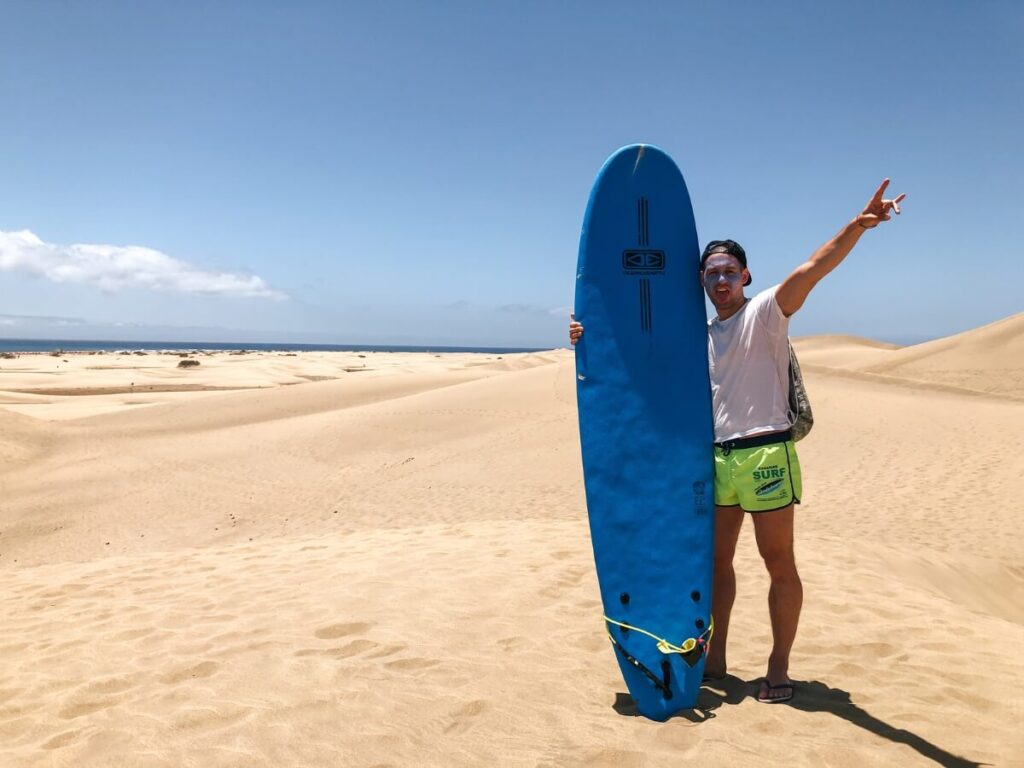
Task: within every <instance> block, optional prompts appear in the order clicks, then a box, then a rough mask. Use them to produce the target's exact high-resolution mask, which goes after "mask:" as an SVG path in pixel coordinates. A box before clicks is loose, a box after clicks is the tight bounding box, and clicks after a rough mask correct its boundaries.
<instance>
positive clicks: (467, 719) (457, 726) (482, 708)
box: [444, 699, 490, 733]
mask: <svg viewBox="0 0 1024 768" xmlns="http://www.w3.org/2000/svg"><path fill="white" fill-rule="evenodd" d="M489 708H490V705H489V704H488V703H487V702H486V701H481V700H479V699H477V700H475V701H470V702H467V703H466V704H463V705H462V706H461V707H459V708H458V709H455V710H453V711H452V713H451V716H452V722H451V723H450V724H449V725H448V726H447V727H446V728H445V729H444V732H445V733H464V732H466V731H468V730H469V729H470V728H472V727H473V725H474V724H475V723H474V722H473V721H474V720H476V718H477V717H479V716H480V715H482V714H483V713H484V712H486V711H487V710H488V709H489Z"/></svg>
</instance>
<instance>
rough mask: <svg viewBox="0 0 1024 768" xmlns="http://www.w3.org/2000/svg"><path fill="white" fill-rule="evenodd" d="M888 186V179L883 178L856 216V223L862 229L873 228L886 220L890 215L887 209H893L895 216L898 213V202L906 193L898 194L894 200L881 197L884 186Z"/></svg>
mask: <svg viewBox="0 0 1024 768" xmlns="http://www.w3.org/2000/svg"><path fill="white" fill-rule="evenodd" d="M888 186H889V180H888V179H884V180H883V181H882V183H881V184H879V185H878V189H876V190H875V194H874V195H873V196H872V198H871V199H870V200H868V204H867V205H865V206H864V210H863V211H861V212H860V214H859V215H858V216H857V223H858V224H860V225H861V226H862V227H864V229H874V228H875V227H877V226H878V225H879V224H881V223H882V222H883V221H888V220H889V219H890V218H891V217H890V216H889V211H890V210H891V211H893V212H895V213H896V215H897V216H899V214H900V202H901V201H902V200H903V198H905V197H906V195H903V194H901V195H899V196H898V197H897V198H896V199H894V200H886V199H883V198H882V195H883V194H884V193H885V188H886V187H888Z"/></svg>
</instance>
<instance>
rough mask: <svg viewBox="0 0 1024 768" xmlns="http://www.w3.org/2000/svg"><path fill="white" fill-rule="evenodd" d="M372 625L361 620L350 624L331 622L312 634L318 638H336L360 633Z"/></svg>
mask: <svg viewBox="0 0 1024 768" xmlns="http://www.w3.org/2000/svg"><path fill="white" fill-rule="evenodd" d="M372 626H373V624H368V623H366V622H363V621H355V622H352V623H350V624H331V625H330V626H328V627H320V629H318V630H317V631H316V632H314V633H313V635H314V636H315V637H317V638H319V639H320V640H336V639H337V638H339V637H346V636H348V635H361V634H363V633H364V632H366V631H367V630H369V629H370V627H372Z"/></svg>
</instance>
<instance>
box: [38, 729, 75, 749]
mask: <svg viewBox="0 0 1024 768" xmlns="http://www.w3.org/2000/svg"><path fill="white" fill-rule="evenodd" d="M80 733H81V731H65V732H64V733H59V734H57V735H56V736H54V737H53V738H52V739H48V740H47V741H45V742H43V743H42V744H40V745H39V748H40V749H60V748H61V747H66V746H67V745H68V744H70V743H71V742H72V741H74V740H75V738H76V737H77V736H78V734H80Z"/></svg>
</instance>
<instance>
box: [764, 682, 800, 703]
mask: <svg viewBox="0 0 1024 768" xmlns="http://www.w3.org/2000/svg"><path fill="white" fill-rule="evenodd" d="M763 683H764V685H765V687H766V688H767V691H781V690H785V689H787V688H788V689H789V694H788V695H786V694H783V695H782V696H772V697H771V698H766V697H762V696H761V693H760V692H759V693H758V694H757V700H758V701H759V702H760V703H761V704H781V703H782V702H784V701H790V700H791V699H792V698H793V693H794V692H795V691H796V687H795V686H794V685H793V683H779V684H778V685H772V684H771V683H769V682H768V681H767V680H764V681H763ZM767 691H765V692H767Z"/></svg>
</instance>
